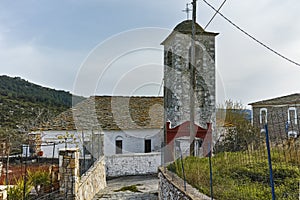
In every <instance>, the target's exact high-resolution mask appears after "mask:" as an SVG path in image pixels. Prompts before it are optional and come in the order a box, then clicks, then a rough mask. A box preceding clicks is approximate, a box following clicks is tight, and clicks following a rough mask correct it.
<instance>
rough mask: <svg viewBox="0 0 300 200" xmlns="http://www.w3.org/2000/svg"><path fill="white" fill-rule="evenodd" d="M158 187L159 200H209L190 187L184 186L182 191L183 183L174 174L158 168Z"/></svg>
mask: <svg viewBox="0 0 300 200" xmlns="http://www.w3.org/2000/svg"><path fill="white" fill-rule="evenodd" d="M158 177H159V185H158V197H159V199H160V200H169V199H182V200H191V199H197V200H210V199H211V198H210V197H208V196H206V195H204V194H201V193H200V192H198V190H197V189H195V188H193V187H192V186H191V185H189V184H186V190H185V189H184V184H183V183H184V181H183V180H182V179H181V178H179V177H178V176H177V175H176V174H174V173H171V172H170V171H168V170H167V169H163V168H159V172H158Z"/></svg>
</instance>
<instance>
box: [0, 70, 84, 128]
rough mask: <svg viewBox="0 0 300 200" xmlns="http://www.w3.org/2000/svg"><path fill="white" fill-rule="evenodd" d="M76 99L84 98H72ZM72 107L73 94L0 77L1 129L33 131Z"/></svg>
mask: <svg viewBox="0 0 300 200" xmlns="http://www.w3.org/2000/svg"><path fill="white" fill-rule="evenodd" d="M73 98H74V99H75V102H76V103H77V102H79V101H81V100H83V99H84V98H83V97H78V96H77V97H73ZM71 106H72V94H70V93H69V92H65V91H57V90H54V89H49V88H45V87H42V86H39V85H36V84H33V83H30V82H28V81H26V80H23V79H21V78H19V77H15V78H11V77H8V76H0V125H1V128H13V129H19V130H25V131H26V130H30V129H33V128H35V127H38V126H39V124H41V123H43V122H46V121H48V120H49V119H51V118H52V117H54V116H56V115H58V114H59V113H61V112H63V111H65V110H66V109H68V108H70V107H71Z"/></svg>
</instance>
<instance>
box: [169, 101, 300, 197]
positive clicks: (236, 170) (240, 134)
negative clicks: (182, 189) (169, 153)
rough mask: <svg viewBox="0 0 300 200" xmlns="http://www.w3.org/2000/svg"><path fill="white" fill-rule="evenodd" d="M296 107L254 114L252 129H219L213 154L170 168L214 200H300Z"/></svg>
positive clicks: (240, 125) (239, 126)
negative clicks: (299, 199)
mask: <svg viewBox="0 0 300 200" xmlns="http://www.w3.org/2000/svg"><path fill="white" fill-rule="evenodd" d="M294 108H295V107H294V106H290V107H287V106H285V107H284V106H283V107H276V108H274V109H271V108H268V109H267V113H263V112H261V114H260V115H254V118H253V125H252V124H251V123H250V122H249V121H247V120H239V121H238V123H235V124H231V125H230V126H227V127H223V128H222V129H217V130H219V131H220V130H222V133H220V132H219V133H218V134H217V135H218V137H215V139H216V140H215V144H214V147H213V151H212V152H213V154H211V153H208V154H207V155H205V156H204V157H202V158H201V157H186V158H183V159H180V158H179V159H177V160H176V161H175V162H174V163H172V164H170V165H168V169H169V170H171V171H175V172H176V173H177V174H178V175H179V176H180V177H182V178H183V179H186V181H187V182H188V183H190V184H192V185H193V186H194V187H196V188H198V189H199V191H200V192H202V193H204V194H206V195H208V196H210V197H211V198H212V199H214V198H215V199H222V200H227V199H228V200H229V199H245V200H253V199H254V200H255V199H257V200H258V199H268V200H269V199H298V198H299V180H300V158H299V155H300V141H299V139H298V136H299V130H300V129H299V119H298V116H299V115H298V113H297V112H296V110H295V109H294ZM208 152H211V151H210V148H209V149H208ZM184 181H185V180H184Z"/></svg>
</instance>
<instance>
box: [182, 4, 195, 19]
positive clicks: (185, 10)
mask: <svg viewBox="0 0 300 200" xmlns="http://www.w3.org/2000/svg"><path fill="white" fill-rule="evenodd" d="M191 11H193V10H192V9H190V8H189V4H188V3H187V4H186V8H185V9H184V10H182V12H185V13H186V15H187V16H186V17H187V19H189V17H190V12H191Z"/></svg>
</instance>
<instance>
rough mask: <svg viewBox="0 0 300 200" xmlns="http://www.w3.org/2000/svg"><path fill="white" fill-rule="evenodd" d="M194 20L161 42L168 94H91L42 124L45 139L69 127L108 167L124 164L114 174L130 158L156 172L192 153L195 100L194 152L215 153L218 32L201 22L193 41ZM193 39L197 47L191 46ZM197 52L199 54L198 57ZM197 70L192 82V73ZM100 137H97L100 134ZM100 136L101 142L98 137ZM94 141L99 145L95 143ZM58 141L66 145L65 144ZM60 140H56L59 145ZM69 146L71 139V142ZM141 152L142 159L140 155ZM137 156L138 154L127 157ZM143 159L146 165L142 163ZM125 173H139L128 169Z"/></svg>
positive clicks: (144, 170) (134, 166)
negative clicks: (166, 163)
mask: <svg viewBox="0 0 300 200" xmlns="http://www.w3.org/2000/svg"><path fill="white" fill-rule="evenodd" d="M192 24H193V23H192V20H185V21H183V22H181V23H179V24H178V25H177V26H176V27H175V28H174V30H173V31H172V32H171V33H170V35H169V36H168V37H167V38H166V39H165V40H164V41H163V42H162V43H161V44H162V45H163V46H164V96H163V98H162V97H147V96H145V97H134V96H133V97H123V96H94V97H90V98H88V99H86V100H85V101H83V102H81V103H79V104H77V105H76V106H74V107H73V108H71V109H69V110H67V111H65V112H64V113H61V114H60V115H59V116H58V117H57V118H56V119H54V120H53V121H52V122H48V123H47V124H46V125H45V126H44V127H43V133H42V135H43V137H42V142H43V143H47V142H56V141H57V139H58V137H59V136H63V135H64V134H65V133H66V131H67V132H68V133H69V134H71V135H74V139H77V140H76V141H78V142H77V146H78V147H79V149H80V150H81V152H84V151H85V149H88V150H89V151H90V153H91V154H92V155H97V156H96V157H98V156H99V155H104V156H105V157H106V165H107V171H108V170H110V169H117V166H120V167H119V170H117V171H118V173H114V172H112V173H111V174H113V175H114V174H117V175H122V174H119V172H124V171H126V170H124V169H125V168H126V167H125V166H124V162H125V161H126V163H128V166H129V167H130V169H132V171H133V173H136V169H140V168H141V172H139V173H148V171H147V170H149V165H150V164H151V169H153V170H152V171H151V172H156V171H157V167H158V166H160V165H161V161H164V162H170V161H173V160H174V159H177V158H178V156H179V155H184V156H185V155H190V128H191V125H190V124H191V123H190V121H191V120H190V117H191V106H190V105H191V103H192V105H193V110H194V112H193V113H194V115H193V118H194V120H193V121H194V123H193V127H194V128H193V129H194V134H195V139H194V140H193V143H194V148H195V151H194V155H196V156H206V155H207V154H208V152H210V148H211V144H212V135H213V133H214V130H215V123H216V120H215V98H216V95H215V93H216V89H215V36H216V35H217V33H212V32H207V31H205V30H204V29H203V28H201V26H200V25H199V24H196V25H195V33H196V34H195V40H194V41H192V37H191V35H192ZM193 43H194V44H195V45H194V47H195V48H193V49H192V44H193ZM192 52H194V53H195V56H194V62H192ZM193 63H194V64H193ZM192 70H193V71H194V78H193V82H194V84H193V86H191V76H190V72H191V71H192ZM191 88H192V90H191ZM191 91H192V95H193V96H192V97H193V99H194V101H193V102H191V95H190V94H191ZM96 137H97V138H98V139H95V138H96ZM45 140H46V141H45ZM47 140H48V141H47ZM98 140H99V141H100V140H101V142H97V141H98ZM95 142H96V143H97V144H94V143H95ZM89 143H92V144H94V145H90V146H92V147H90V148H89V145H88V144H89ZM59 145H61V146H62V147H63V146H64V144H63V143H62V144H59ZM59 145H56V148H57V147H58V146H59ZM70 145H71V144H70ZM70 145H69V144H68V147H70ZM99 145H100V147H99ZM95 146H96V147H97V148H95ZM98 147H99V148H98ZM43 148H44V149H42V151H44V156H47V155H48V153H47V150H46V149H45V147H43ZM99 149H100V150H101V152H100V151H99ZM57 151H58V150H57V149H56V150H51V151H49V152H50V156H51V155H53V154H55V155H57V154H58V152H57ZM160 152H162V156H163V159H162V160H161V159H160V157H161V155H160ZM137 156H138V157H139V158H140V159H141V160H138V159H137ZM132 158H135V159H134V160H133V161H130V162H127V161H128V160H130V159H132ZM119 160H121V161H119ZM134 162H136V163H135V164H134ZM143 163H145V167H141V165H143ZM149 163H150V164H149ZM126 175H134V174H130V173H129V172H128V173H127V174H126Z"/></svg>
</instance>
